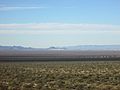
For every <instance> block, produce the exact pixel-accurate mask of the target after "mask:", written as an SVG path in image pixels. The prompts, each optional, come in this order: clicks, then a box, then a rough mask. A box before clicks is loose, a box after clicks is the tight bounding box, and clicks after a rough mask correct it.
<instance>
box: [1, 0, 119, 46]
mask: <svg viewBox="0 0 120 90" xmlns="http://www.w3.org/2000/svg"><path fill="white" fill-rule="evenodd" d="M84 44H85V45H86V44H87V45H89V44H92V45H96V44H102V45H103V44H104V45H106V44H120V0H1V1H0V45H21V46H30V47H49V46H69V45H84Z"/></svg>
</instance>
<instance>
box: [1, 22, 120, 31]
mask: <svg viewBox="0 0 120 90" xmlns="http://www.w3.org/2000/svg"><path fill="white" fill-rule="evenodd" d="M0 30H17V31H18V30H34V31H35V30H39V31H45V30H46V31H55V30H65V31H66V30H67V31H69V30H74V31H120V25H104V24H67V23H33V24H0Z"/></svg>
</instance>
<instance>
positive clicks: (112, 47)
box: [0, 45, 120, 51]
mask: <svg viewBox="0 0 120 90" xmlns="http://www.w3.org/2000/svg"><path fill="white" fill-rule="evenodd" d="M0 50H78V51H79V50H97V51H98V50H99V51H101V50H115V51H116V50H117V51H120V45H78V46H65V47H49V48H32V47H22V46H0Z"/></svg>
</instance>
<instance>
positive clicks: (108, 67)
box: [0, 61, 120, 90]
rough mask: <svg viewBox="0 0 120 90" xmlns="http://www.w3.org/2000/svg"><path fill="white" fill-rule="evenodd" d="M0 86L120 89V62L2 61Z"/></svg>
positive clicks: (11, 89)
mask: <svg viewBox="0 0 120 90" xmlns="http://www.w3.org/2000/svg"><path fill="white" fill-rule="evenodd" d="M0 90H120V62H119V61H85V62H84V61H76V62H75V61H68V62H0Z"/></svg>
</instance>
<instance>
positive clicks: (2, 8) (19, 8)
mask: <svg viewBox="0 0 120 90" xmlns="http://www.w3.org/2000/svg"><path fill="white" fill-rule="evenodd" d="M45 8H47V7H38V6H29V7H28V6H27V7H25V6H24V7H22V6H17V7H16V6H0V11H8V10H31V9H45Z"/></svg>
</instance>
